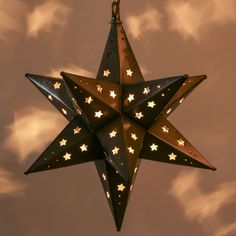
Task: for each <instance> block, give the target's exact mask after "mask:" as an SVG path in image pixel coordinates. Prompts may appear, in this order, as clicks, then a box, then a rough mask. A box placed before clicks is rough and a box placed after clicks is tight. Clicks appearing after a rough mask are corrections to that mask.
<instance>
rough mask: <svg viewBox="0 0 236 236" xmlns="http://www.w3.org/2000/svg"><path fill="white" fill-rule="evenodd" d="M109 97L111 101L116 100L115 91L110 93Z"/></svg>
mask: <svg viewBox="0 0 236 236" xmlns="http://www.w3.org/2000/svg"><path fill="white" fill-rule="evenodd" d="M110 97H112V98H113V99H115V98H116V93H115V91H110Z"/></svg>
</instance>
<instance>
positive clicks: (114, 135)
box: [109, 130, 117, 138]
mask: <svg viewBox="0 0 236 236" xmlns="http://www.w3.org/2000/svg"><path fill="white" fill-rule="evenodd" d="M116 134H117V132H116V131H115V130H112V132H111V133H110V134H109V135H110V138H115V137H116Z"/></svg>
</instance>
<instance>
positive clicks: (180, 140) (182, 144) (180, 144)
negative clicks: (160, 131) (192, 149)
mask: <svg viewBox="0 0 236 236" xmlns="http://www.w3.org/2000/svg"><path fill="white" fill-rule="evenodd" d="M177 142H178V145H179V146H184V145H185V142H184V140H183V139H178V140H177Z"/></svg>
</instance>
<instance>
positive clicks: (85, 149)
mask: <svg viewBox="0 0 236 236" xmlns="http://www.w3.org/2000/svg"><path fill="white" fill-rule="evenodd" d="M80 149H81V152H87V151H88V145H86V144H83V145H82V146H80Z"/></svg>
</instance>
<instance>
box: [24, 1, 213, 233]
mask: <svg viewBox="0 0 236 236" xmlns="http://www.w3.org/2000/svg"><path fill="white" fill-rule="evenodd" d="M119 4H120V1H113V3H112V21H111V30H110V34H109V37H108V40H107V44H106V47H105V51H104V54H103V57H102V61H101V65H100V67H99V71H98V74H97V77H96V79H91V78H86V77H83V76H79V75H74V74H70V73H66V72H61V75H62V77H63V78H51V77H45V76H41V75H33V74H26V77H27V78H28V79H29V80H31V81H32V82H33V84H34V85H35V86H36V87H37V88H38V89H39V90H40V91H41V92H42V93H43V95H45V96H46V97H47V98H48V100H49V101H50V102H51V103H52V104H53V105H54V106H55V107H56V108H57V109H58V110H59V112H61V113H62V115H64V116H65V118H66V119H67V120H68V121H69V124H68V125H67V126H66V127H65V128H64V130H63V131H62V132H61V133H60V134H59V135H58V137H57V138H56V139H55V140H54V141H53V142H52V143H51V144H50V145H49V147H48V148H47V149H46V150H45V151H44V152H43V153H42V155H41V156H40V157H39V158H38V159H37V160H36V162H35V163H33V165H32V166H31V167H30V168H29V170H28V171H27V172H26V174H30V173H33V172H39V171H46V170H52V169H57V168H62V167H67V166H71V165H76V164H81V163H86V162H91V161H94V162H95V165H96V168H97V172H98V175H99V177H100V180H101V183H102V185H103V188H104V192H105V195H106V198H107V200H108V203H109V205H110V208H111V211H112V214H113V216H114V219H115V223H116V227H117V230H118V231H120V229H121V225H122V222H123V218H124V214H125V210H126V207H127V203H128V199H129V196H130V193H131V192H132V190H133V185H134V181H135V177H136V175H137V172H138V170H139V165H140V162H141V160H142V159H145V160H153V161H159V162H165V163H170V164H177V165H184V166H190V167H197V168H205V169H211V170H215V167H214V166H213V165H211V164H210V163H209V162H208V161H207V160H206V159H205V158H204V157H203V156H202V155H201V154H200V153H199V152H198V151H197V150H196V149H195V148H194V147H193V146H192V145H191V144H190V142H189V141H187V139H186V138H184V136H183V135H182V134H181V133H180V132H179V131H178V130H177V129H176V128H175V127H174V126H173V125H172V124H171V123H170V122H169V121H168V119H167V117H168V116H169V115H170V114H171V113H172V112H173V111H174V110H175V109H176V108H177V107H178V106H179V105H180V104H181V103H182V102H183V101H184V99H185V98H186V97H187V96H188V95H189V94H190V93H191V91H192V90H193V89H194V88H195V87H196V86H197V85H199V84H200V83H201V82H202V81H203V80H204V79H206V76H205V75H200V76H193V77H190V76H188V75H180V76H174V77H169V78H164V79H157V80H152V81H144V78H143V76H142V73H141V71H140V68H139V66H138V64H137V61H136V59H135V57H134V54H133V51H132V49H131V46H130V44H129V41H128V39H127V36H126V33H125V31H124V28H123V26H122V22H121V20H120V12H119Z"/></svg>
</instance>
